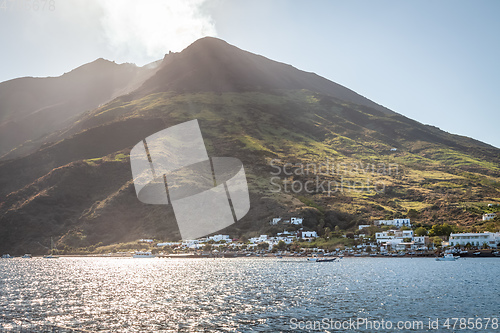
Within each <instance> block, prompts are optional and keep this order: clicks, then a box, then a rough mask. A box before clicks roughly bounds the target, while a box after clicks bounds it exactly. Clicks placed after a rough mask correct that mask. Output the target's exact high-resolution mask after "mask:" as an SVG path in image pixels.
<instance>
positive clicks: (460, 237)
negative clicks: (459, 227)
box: [449, 232, 500, 248]
mask: <svg viewBox="0 0 500 333" xmlns="http://www.w3.org/2000/svg"><path fill="white" fill-rule="evenodd" d="M449 242H450V246H457V245H460V246H465V245H467V244H470V245H472V246H476V247H481V246H483V245H484V244H485V243H486V244H487V245H488V246H489V247H492V248H497V247H498V243H500V232H497V233H493V232H483V233H475V232H466V233H461V234H454V233H451V234H450V239H449Z"/></svg>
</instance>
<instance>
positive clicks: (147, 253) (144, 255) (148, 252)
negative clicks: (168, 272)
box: [132, 251, 156, 258]
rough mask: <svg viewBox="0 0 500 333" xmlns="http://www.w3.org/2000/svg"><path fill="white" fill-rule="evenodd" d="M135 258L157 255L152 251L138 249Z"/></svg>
mask: <svg viewBox="0 0 500 333" xmlns="http://www.w3.org/2000/svg"><path fill="white" fill-rule="evenodd" d="M132 257H133V258H155V257H156V256H155V255H154V254H152V253H151V251H136V252H135V253H134V255H133V256H132Z"/></svg>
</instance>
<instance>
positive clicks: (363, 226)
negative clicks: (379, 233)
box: [358, 224, 370, 230]
mask: <svg viewBox="0 0 500 333" xmlns="http://www.w3.org/2000/svg"><path fill="white" fill-rule="evenodd" d="M368 227H370V225H369V224H360V225H359V226H358V230H361V229H364V228H368Z"/></svg>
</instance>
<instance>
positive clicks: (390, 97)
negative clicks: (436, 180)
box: [0, 0, 500, 147]
mask: <svg viewBox="0 0 500 333" xmlns="http://www.w3.org/2000/svg"><path fill="white" fill-rule="evenodd" d="M26 3H27V4H29V5H31V6H33V5H34V6H35V7H34V8H33V7H31V8H26V7H22V5H23V4H26ZM4 5H7V8H5V6H4ZM43 6H45V8H43ZM12 7H15V8H12ZM35 9H38V10H35ZM499 17H500V1H497V0H491V1H485V0H476V1H473V0H467V1H461V0H448V1H447V0H440V1H434V0H432V1H430V0H429V1H426V0H414V1H413V0H406V1H400V0H391V1H379V0H366V1H360V0H349V1H347V0H343V1H333V0H332V1H300V0H289V1H285V0H276V1H273V0H260V1H255V0H253V1H243V0H241V1H237V0H193V1H185V0H184V1H172V0H168V1H160V0H141V1H137V0H134V1H133V0H115V1H112V0H99V1H98V0H51V1H49V0H47V1H43V0H39V1H38V0H27V1H26V0H22V1H21V0H0V29H1V31H2V33H1V34H0V45H1V51H2V52H1V54H2V58H1V65H0V81H5V80H9V79H12V78H16V77H21V76H58V75H61V74H63V73H64V72H68V71H70V70H71V69H73V68H75V67H78V66H80V65H82V64H84V63H87V62H91V61H93V60H95V59H97V58H100V57H104V58H106V59H109V60H115V61H116V62H120V63H121V62H133V63H136V64H139V65H143V64H145V63H148V62H151V61H154V60H157V59H161V58H162V57H163V54H164V53H168V51H170V50H171V51H181V50H182V49H183V48H185V47H186V46H188V45H189V44H190V43H192V42H193V41H195V40H196V39H198V38H200V37H202V36H207V35H208V36H216V37H219V38H222V39H224V40H226V41H227V42H229V43H231V44H233V45H236V46H238V47H240V48H242V49H245V50H248V51H251V52H253V53H257V54H261V55H264V56H266V57H268V58H271V59H273V60H278V61H281V62H285V63H288V64H291V65H293V66H295V67H297V68H299V69H302V70H306V71H310V72H315V73H317V74H319V75H321V76H324V77H326V78H328V79H330V80H332V81H335V82H337V83H340V84H342V85H344V86H346V87H348V88H350V89H352V90H354V91H356V92H358V93H360V94H361V95H363V96H365V97H368V98H370V99H372V100H373V101H375V102H377V103H379V104H382V105H384V106H386V107H388V108H390V109H392V110H394V111H396V112H399V113H401V114H403V115H405V116H407V117H410V118H413V119H415V120H418V121H420V122H422V123H425V124H431V125H435V126H438V127H440V128H441V129H443V130H446V131H448V132H452V133H456V134H461V135H466V136H470V137H474V138H476V139H479V140H481V141H484V142H487V143H490V144H492V145H495V146H496V147H500V130H499V117H498V114H499V111H500V98H499V90H500V63H499V62H500V60H499V59H500V33H499V32H500V19H499Z"/></svg>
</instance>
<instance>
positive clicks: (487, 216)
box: [483, 213, 497, 221]
mask: <svg viewBox="0 0 500 333" xmlns="http://www.w3.org/2000/svg"><path fill="white" fill-rule="evenodd" d="M496 216H497V214H495V213H487V214H483V221H488V220H492V219H494V218H495V217H496Z"/></svg>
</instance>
